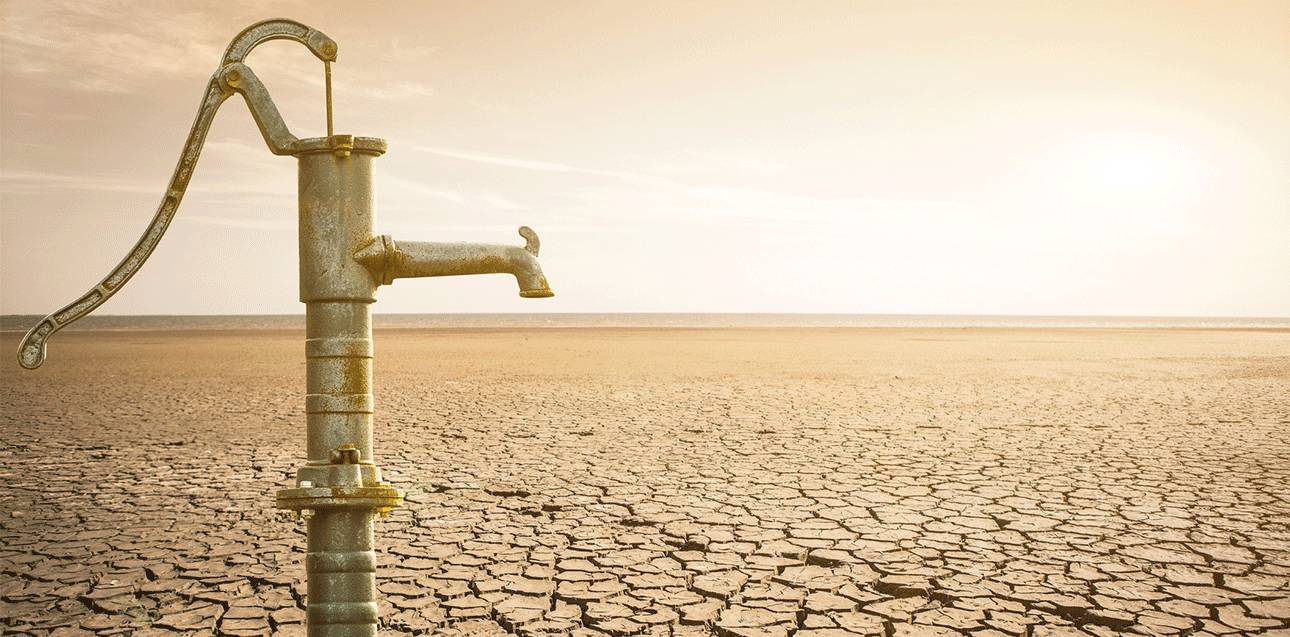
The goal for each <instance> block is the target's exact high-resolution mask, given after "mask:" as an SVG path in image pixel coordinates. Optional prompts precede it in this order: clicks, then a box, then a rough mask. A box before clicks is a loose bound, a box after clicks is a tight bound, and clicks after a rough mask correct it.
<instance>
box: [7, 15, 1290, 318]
mask: <svg viewBox="0 0 1290 637" xmlns="http://www.w3.org/2000/svg"><path fill="white" fill-rule="evenodd" d="M0 15H3V31H2V34H0V133H2V134H0V240H2V243H0V248H2V249H0V313H6V314H12V313H33V314H45V313H47V312H50V311H52V310H55V309H57V308H59V307H61V306H62V305H63V304H65V303H67V302H68V301H71V300H72V299H74V298H75V297H77V296H79V295H80V294H81V293H83V292H85V291H86V290H87V289H89V288H90V287H91V286H92V285H94V284H95V283H96V282H97V281H98V280H99V279H100V278H101V277H102V276H103V275H105V274H106V273H107V272H108V271H109V270H110V269H111V268H112V266H114V265H115V264H116V263H117V261H118V260H120V259H121V257H123V256H124V255H125V253H126V252H127V251H128V250H129V248H130V247H131V246H132V245H133V243H134V241H135V240H136V239H137V238H138V236H139V234H140V233H141V232H142V231H143V229H144V228H145V227H146V225H147V223H148V221H149V220H150V219H151V217H152V214H153V212H154V210H155V209H156V205H157V203H158V201H159V199H160V196H161V193H162V190H163V188H164V187H165V185H166V180H167V179H168V178H169V177H170V172H171V170H172V168H173V166H174V163H175V160H176V158H177V156H178V153H179V149H180V145H181V144H182V143H183V139H184V136H185V135H186V134H187V132H188V128H189V125H190V124H191V122H192V118H193V115H194V113H195V109H196V107H197V103H198V100H199V98H200V96H201V93H202V90H203V87H204V86H205V83H206V81H207V79H208V78H209V76H210V74H211V73H212V72H213V71H214V70H215V67H216V64H217V63H218V61H219V57H220V54H221V52H222V50H223V48H224V46H225V45H226V44H227V43H228V40H229V39H230V38H231V37H232V36H233V35H235V34H236V33H237V32H238V31H239V30H241V29H242V28H243V27H244V26H246V25H248V24H250V23H252V22H255V21H257V20H260V19H264V18H269V17H290V18H294V19H297V20H300V21H302V22H305V23H306V24H309V25H311V26H314V27H315V28H318V29H320V30H322V31H324V32H325V33H327V34H328V35H330V36H331V37H333V38H334V39H335V40H336V41H337V42H339V44H340V59H339V61H338V63H336V64H335V65H334V74H335V91H336V97H335V103H336V128H337V132H341V133H346V132H347V133H353V134H359V135H369V136H376V137H384V138H386V139H388V140H389V142H390V152H389V153H388V154H387V155H386V156H384V157H382V158H380V159H378V160H377V164H376V168H377V173H376V188H377V215H378V230H379V231H380V232H382V233H388V234H391V235H393V236H394V237H395V238H396V239H405V240H426V241H430V240H471V241H493V242H513V243H516V244H518V243H520V242H521V240H520V238H519V237H518V236H516V234H515V227H516V226H519V225H521V224H528V225H531V226H533V227H534V228H535V229H536V230H537V231H538V233H539V234H540V235H541V237H542V249H543V253H542V262H543V266H544V267H545V269H546V272H547V275H548V278H549V279H550V281H551V285H552V288H553V289H554V290H555V291H556V293H557V297H556V298H554V299H551V300H546V301H533V300H524V299H520V298H518V296H517V294H516V286H515V284H514V281H513V280H512V279H510V278H509V277H505V276H502V275H494V276H489V277H465V278H457V279H432V280H403V281H399V282H396V283H395V284H394V285H392V286H390V287H386V288H382V291H381V292H380V294H379V297H380V299H381V300H380V302H379V303H378V305H377V310H378V311H382V312H515V311H556V312H587V311H593V312H594V311H608V312H616V311H628V312H630V311H673V312H691V311H714V312H877V313H1008V314H1135V315H1144V314H1151V315H1157V314H1162V315H1261V316H1290V37H1287V34H1288V33H1290V2H1286V1H1285V0H1270V1H1267V2H1230V1H1214V2H1202V3H1193V2H1180V1H1173V0H1171V1H1167V2H1148V1H1144V0H1135V1H1134V2H1122V1H1117V2H1106V3H1095V2H1070V3H1059V2H1022V1H1018V2H904V1H901V2H897V1H894V0H893V1H890V2H855V1H852V2H838V3H824V2H788V1H784V2H777V3H753V2H731V3H724V2H720V3H719V2H707V1H701V2H676V3H671V2H668V3H660V2H579V3H552V2H498V3H486V2H459V3H447V2H434V3H431V2H406V3H395V2H383V3H362V2H353V1H352V0H346V1H342V2H322V1H318V0H309V1H308V2H244V3H230V2H210V3H204V4H199V3H178V2H134V1H131V2H88V1H78V2H51V1H49V0H0ZM248 63H249V64H250V66H252V67H253V68H254V69H255V71H256V73H257V74H258V75H259V76H260V77H261V78H262V79H263V80H264V81H265V83H266V85H267V86H268V88H269V90H270V92H271V93H272V95H273V97H274V99H275V100H276V101H277V103H278V105H279V107H280V108H281V109H282V111H283V115H284V117H285V118H286V120H287V123H288V125H290V126H291V128H292V130H293V131H294V132H295V133H296V134H297V135H298V136H300V137H307V136H315V135H320V134H323V131H324V116H323V88H322V64H321V63H319V62H318V61H317V60H316V59H314V58H313V57H312V56H311V55H310V54H309V53H308V52H307V51H306V50H305V49H304V48H303V47H301V46H299V45H296V44H294V43H288V42H273V43H269V44H267V45H265V46H262V47H260V48H259V49H257V51H256V52H255V53H254V54H253V55H252V56H251V57H250V58H249V60H248ZM295 170H296V168H295V161H294V160H293V159H292V158H289V157H275V156H272V155H271V154H269V152H268V150H267V149H266V148H265V146H264V143H263V141H262V140H261V138H260V136H259V133H258V131H257V130H256V128H255V125H254V123H253V122H252V120H251V118H250V116H249V114H248V113H247V111H246V107H245V106H244V104H243V103H242V101H241V100H240V98H234V99H232V100H229V101H228V102H227V103H225V105H224V107H223V108H222V109H221V112H220V114H219V116H218V117H217V118H216V121H215V125H214V127H213V128H212V130H211V133H210V136H209V138H208V141H207V144H206V150H205V152H204V154H203V156H202V161H201V163H200V165H199V166H198V169H197V172H196V176H195V177H194V179H193V181H192V185H191V186H190V188H189V190H188V195H187V197H186V198H185V200H184V203H183V206H182V207H181V209H180V211H179V215H178V217H177V219H176V221H175V222H174V224H173V225H172V226H171V228H170V230H169V232H168V233H167V235H166V237H165V239H164V240H163V241H162V242H161V244H160V247H159V248H158V249H157V251H156V252H155V253H154V254H153V256H152V258H151V259H150V260H149V261H148V263H147V264H146V265H145V266H144V268H143V270H142V271H141V272H140V273H139V274H138V275H137V276H136V277H135V278H134V279H133V280H132V281H131V282H130V284H129V285H128V286H126V288H125V289H124V291H122V292H121V293H120V294H118V295H117V296H116V297H115V298H113V300H111V301H110V302H108V304H106V305H105V306H104V307H102V308H100V309H99V312H101V313H110V314H167V313H179V314H205V313H293V312H299V311H302V307H301V306H300V304H299V303H298V301H297V278H296V277H297V269H296V229H295V214H296V213H295V207H296V177H295Z"/></svg>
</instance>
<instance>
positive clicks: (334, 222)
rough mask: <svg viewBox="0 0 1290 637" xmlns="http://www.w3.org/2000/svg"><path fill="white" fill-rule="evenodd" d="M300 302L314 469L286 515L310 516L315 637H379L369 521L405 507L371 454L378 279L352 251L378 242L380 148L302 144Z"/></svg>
mask: <svg viewBox="0 0 1290 637" xmlns="http://www.w3.org/2000/svg"><path fill="white" fill-rule="evenodd" d="M298 148H300V149H301V150H300V152H298V153H297V154H296V157H297V159H298V160H299V188H300V300H301V301H303V302H304V303H305V322H306V327H305V331H306V339H307V340H306V341H305V357H306V368H305V376H306V381H305V382H306V388H307V395H306V397H305V412H306V421H307V441H306V446H307V449H308V462H307V463H306V464H305V466H303V467H301V468H300V470H299V471H298V472H297V474H296V488H294V489H285V490H283V491H279V492H278V506H279V508H285V509H291V510H295V511H297V512H299V514H300V515H301V516H302V517H304V518H306V519H307V520H308V535H309V538H308V550H309V552H308V556H307V558H306V570H307V573H308V582H309V596H308V609H307V617H308V626H309V635H310V636H311V637H351V636H363V637H368V636H374V635H376V623H377V605H376V554H375V551H374V542H373V533H372V520H373V517H374V516H375V515H376V514H377V513H385V512H387V511H389V510H390V509H391V508H394V507H397V506H399V505H400V504H401V503H402V499H403V494H402V493H400V492H399V491H398V490H397V489H395V488H393V487H392V486H390V485H389V484H386V483H384V482H382V481H381V473H380V469H379V468H377V466H376V464H375V463H374V461H373V454H372V412H373V399H372V355H373V351H372V319H371V304H372V303H373V302H374V301H375V300H376V298H375V292H376V287H377V285H378V284H379V281H375V280H374V279H373V277H372V275H371V274H370V273H369V272H368V271H367V269H366V268H365V267H363V266H362V265H360V264H359V263H358V262H356V261H355V260H354V259H353V255H354V254H355V253H356V252H358V251H359V250H360V249H361V248H362V247H363V246H365V245H366V244H367V243H368V242H370V241H371V240H372V239H373V237H374V236H375V235H374V221H373V214H372V160H373V159H375V158H376V157H378V156H379V155H380V154H381V153H383V152H384V151H385V142H384V141H382V140H379V139H372V138H357V139H354V138H352V137H350V136H339V135H336V136H332V137H327V138H318V139H308V140H300V142H299V146H298Z"/></svg>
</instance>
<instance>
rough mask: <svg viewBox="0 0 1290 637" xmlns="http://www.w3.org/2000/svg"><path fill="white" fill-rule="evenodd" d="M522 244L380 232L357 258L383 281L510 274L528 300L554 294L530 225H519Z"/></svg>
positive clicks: (535, 234) (373, 274)
mask: <svg viewBox="0 0 1290 637" xmlns="http://www.w3.org/2000/svg"><path fill="white" fill-rule="evenodd" d="M519 232H520V236H521V237H524V239H525V241H526V244H525V245H524V246H523V247H520V246H509V245H499V244H488V243H455V242H454V243H447V242H428V241H395V240H394V239H393V238H392V237H390V236H389V235H381V236H380V237H378V238H377V239H374V240H372V241H371V242H369V243H368V244H367V245H366V246H365V247H364V248H363V249H362V250H360V251H359V252H358V253H356V254H355V259H356V260H357V261H359V262H360V263H362V264H363V265H364V266H366V267H367V269H368V270H369V271H370V272H371V273H372V276H373V277H375V278H376V279H377V280H379V281H380V282H381V283H382V284H388V283H391V282H393V281H394V279H404V278H416V277H435V276H462V275H469V274H510V275H512V276H514V277H515V281H516V282H517V283H518V284H519V286H520V296H522V297H524V298H545V297H550V296H555V293H554V292H552V291H551V287H550V286H549V285H548V284H547V281H546V276H544V275H543V274H542V266H541V265H540V264H538V260H537V256H538V247H539V245H540V244H539V240H538V236H537V233H536V232H534V231H533V229H532V228H530V227H528V226H521V227H520V230H519Z"/></svg>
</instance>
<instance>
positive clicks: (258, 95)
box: [18, 20, 553, 637]
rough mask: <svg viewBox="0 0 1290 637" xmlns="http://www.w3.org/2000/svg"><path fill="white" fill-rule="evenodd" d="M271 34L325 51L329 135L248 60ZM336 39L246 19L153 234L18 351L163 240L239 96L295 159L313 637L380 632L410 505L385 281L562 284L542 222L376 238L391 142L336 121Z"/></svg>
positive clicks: (294, 500) (39, 356) (109, 289)
mask: <svg viewBox="0 0 1290 637" xmlns="http://www.w3.org/2000/svg"><path fill="white" fill-rule="evenodd" d="M274 39H291V40H294V41H297V42H300V43H302V44H304V45H305V46H307V47H309V49H310V50H311V51H312V52H313V53H314V55H315V56H317V57H318V58H319V59H320V60H322V61H323V62H324V65H325V75H326V84H327V91H326V95H327V98H326V99H327V104H326V111H327V136H326V137H322V138H312V139H304V140H301V139H298V138H296V137H295V136H294V135H292V134H291V131H290V130H289V129H288V128H287V125H286V123H285V122H283V120H282V115H281V114H280V113H279V112H278V109H277V107H276V106H275V105H274V103H273V100H272V98H271V97H270V96H269V93H268V91H267V90H266V89H265V87H264V85H263V83H261V82H260V80H259V78H258V77H257V76H256V74H255V73H254V72H253V71H252V70H251V69H250V67H248V66H246V65H245V64H243V63H242V60H243V59H244V58H245V57H246V55H247V53H249V52H250V51H251V49H253V48H254V47H255V46H256V45H258V44H260V43H262V42H266V41H269V40H274ZM336 51H337V47H336V43H335V42H334V41H332V40H331V39H330V38H328V37H327V36H325V35H323V34H322V33H320V32H318V31H316V30H314V29H310V28H309V27H306V26H305V25H303V24H300V23H299V22H294V21H291V20H271V21H266V22H262V23H258V24H255V25H252V26H251V27H248V28H247V29H246V30H244V31H243V32H242V33H241V34H239V35H238V36H237V37H236V38H234V40H233V43H232V44H230V45H229V48H228V50H227V51H226V52H225V55H224V58H223V63H222V66H221V67H220V69H219V70H218V71H216V72H215V74H214V75H213V76H212V77H211V80H210V83H209V85H208V87H207V90H206V93H205V96H204V97H203V100H202V103H201V106H200V108H199V109H198V112H197V119H196V121H195V122H194V124H193V128H192V130H191V131H190V132H189V136H188V140H187V142H186V143H185V145H184V150H183V152H182V154H181V157H180V161H179V165H178V167H176V169H175V174H174V176H173V177H172V178H171V181H170V184H169V186H168V188H167V191H166V195H165V197H164V198H163V199H162V203H161V206H160V208H159V209H158V211H157V214H156V216H155V217H154V219H153V221H152V224H151V225H150V226H149V228H148V230H147V232H145V233H144V236H143V238H141V239H140V240H139V242H138V244H136V245H135V247H134V249H133V250H131V251H130V254H129V255H127V256H126V258H125V260H123V261H122V262H121V264H120V265H118V266H117V267H116V268H115V269H114V270H113V271H112V272H111V273H110V274H109V275H108V276H107V277H106V278H105V279H103V281H102V282H101V283H99V285H97V286H95V288H94V289H93V290H91V291H90V292H88V293H87V294H85V295H84V296H82V297H81V298H80V299H78V300H77V301H76V302H74V303H72V304H71V305H69V306H67V307H65V308H63V309H62V310H59V311H58V312H55V313H54V314H51V315H50V316H48V317H46V318H45V319H43V320H42V321H41V322H40V323H39V324H37V325H36V326H35V327H33V328H32V330H31V331H30V332H28V333H27V336H26V337H25V338H24V340H23V342H22V343H21V344H20V346H19V349H18V361H19V363H20V364H22V366H23V367H26V368H28V369H34V368H36V367H39V366H40V364H41V363H42V362H43V361H44V358H45V345H46V342H47V341H48V340H49V337H50V336H52V335H53V333H54V332H56V331H58V330H59V329H60V328H62V327H64V326H66V325H68V324H70V323H72V322H74V321H76V320H77V319H79V318H80V317H82V316H85V315H86V314H88V313H89V312H91V311H92V310H93V309H94V308H96V307H98V306H99V305H101V304H102V303H103V302H104V301H106V300H107V299H108V298H109V297H111V296H112V294H114V293H115V292H116V291H117V290H119V289H120V288H121V286H123V285H124V284H125V282H126V281H128V280H129V278H130V277H131V276H133V275H134V273H135V272H137V271H138V269H139V268H140V267H141V266H142V265H143V262H144V261H145V260H147V258H148V256H149V255H150V254H151V253H152V251H153V249H154V248H156V245H157V243H158V242H159V241H160V240H161V236H162V234H163V233H164V232H165V230H166V227H167V226H168V225H169V223H170V220H171V219H172V218H173V216H174V214H175V211H176V209H177V208H178V206H179V201H180V199H181V198H182V197H183V194H184V190H185V189H186V187H187V185H188V181H189V179H190V178H191V176H192V171H193V167H194V166H195V164H196V161H197V157H198V155H199V154H200V152H201V148H202V143H203V142H204V140H205V138H206V134H207V132H208V131H209V129H210V123H211V120H212V119H213V118H214V116H215V112H216V111H217V110H218V108H219V106H220V105H221V104H222V103H223V102H224V100H226V99H228V97H230V96H231V95H233V94H234V93H237V94H239V95H241V96H242V97H243V98H244V99H245V101H246V104H247V107H248V109H249V110H250V112H251V116H252V118H253V119H254V120H255V123H256V125H257V126H258V127H259V129H260V133H261V134H262V135H263V137H264V140H265V143H266V144H267V145H268V147H269V150H270V151H271V152H272V153H274V154H276V155H292V156H295V157H296V159H297V162H298V166H299V171H298V175H299V234H300V242H299V246H300V300H301V302H303V303H305V324H306V328H305V332H306V340H305V361H306V365H305V370H306V371H305V390H306V395H305V414H306V455H307V461H306V463H305V465H304V466H302V467H300V468H299V469H298V470H297V472H296V481H295V485H294V487H292V488H288V489H283V490H281V491H279V492H278V494H277V506H278V507H279V508H282V509H288V510H292V511H295V512H296V513H297V515H298V517H299V518H301V519H304V520H306V521H307V523H308V554H307V558H306V560H305V565H306V573H307V576H308V594H309V597H308V600H309V603H308V607H307V617H308V631H309V634H310V635H312V636H317V637H349V636H358V635H363V636H374V635H375V634H376V627H377V622H378V619H379V618H378V612H377V599H376V580H375V577H376V575H375V570H376V566H375V565H376V560H375V553H374V546H375V541H374V537H373V530H372V524H373V518H374V517H375V516H377V515H381V516H384V515H387V514H388V513H389V512H390V510H392V509H394V508H396V507H398V506H400V505H401V504H402V503H403V493H402V492H401V491H400V490H399V489H397V488H395V487H394V486H393V485H391V484H389V483H387V482H385V481H383V480H382V478H381V470H380V468H379V467H378V466H377V464H376V462H375V455H374V444H373V432H372V420H373V412H374V411H375V401H374V399H373V393H372V357H373V351H374V348H373V346H372V317H371V306H372V303H374V302H375V301H376V290H377V288H378V287H379V286H380V285H382V284H388V283H391V282H392V281H393V280H394V279H397V278H408V277H433V276H454V275H466V274H489V273H509V274H512V275H514V276H515V278H516V280H517V281H518V282H519V286H520V296H523V297H533V298H536V297H548V296H552V295H553V293H552V292H551V289H550V286H548V285H547V281H546V277H545V276H544V275H543V274H542V268H541V266H540V265H539V264H538V262H537V254H538V245H539V244H538V238H537V233H535V232H533V230H532V229H530V228H528V227H527V226H525V227H521V228H520V235H521V236H522V237H524V239H525V241H526V245H525V246H524V247H519V246H508V245H494V244H469V243H428V242H403V243H402V244H396V243H395V242H394V240H393V239H390V238H389V237H388V236H385V235H382V236H379V237H378V236H377V234H376V231H375V214H374V211H373V198H372V180H373V174H372V173H373V171H372V162H373V161H374V160H375V159H376V158H377V157H379V156H380V155H381V154H383V153H384V152H385V150H386V143H385V141H384V140H381V139H377V138H372V137H355V136H353V135H341V134H335V133H334V131H333V130H332V104H331V93H332V92H331V62H332V61H333V60H335V58H336Z"/></svg>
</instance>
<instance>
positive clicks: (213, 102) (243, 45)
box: [18, 19, 337, 369]
mask: <svg viewBox="0 0 1290 637" xmlns="http://www.w3.org/2000/svg"><path fill="white" fill-rule="evenodd" d="M269 40H294V41H296V42H299V43H301V44H303V45H305V46H306V47H307V48H308V49H309V51H310V52H312V53H313V54H314V56H315V57H317V58H318V59H319V60H322V61H323V63H324V64H327V65H328V76H329V78H330V63H331V62H333V61H335V60H336V53H337V47H336V41H335V40H332V39H331V38H329V37H327V36H326V35H325V34H323V33H322V32H321V31H318V30H316V29H312V28H310V27H308V26H305V25H303V24H301V23H299V22H296V21H295V20H286V19H274V20H265V21H264V22H258V23H256V24H253V25H251V26H249V27H247V28H246V29H244V30H243V31H242V32H241V33H239V34H238V35H237V37H234V38H233V40H232V42H230V43H229V45H228V49H226V50H225V51H224V57H223V58H221V61H220V68H219V70H217V71H216V72H215V74H214V75H213V76H211V79H210V82H209V83H208V84H207V86H206V92H205V93H204V94H203V95H202V101H201V104H200V105H199V106H198V108H197V117H196V118H195V119H194V121H193V126H192V128H191V129H190V130H189V131H188V138H187V140H186V141H185V142H184V148H183V151H182V152H181V153H180V155H179V162H178V164H177V165H176V166H175V172H174V173H173V174H172V175H171V176H170V183H169V185H167V187H166V191H165V194H164V195H163V196H162V198H161V204H160V205H159V206H158V207H157V212H156V214H155V215H154V216H153V218H152V222H151V223H149V224H148V228H147V230H145V231H144V233H143V236H142V237H140V238H139V241H138V242H136V243H135V244H134V247H133V248H131V249H130V252H129V254H127V255H126V256H125V258H124V259H122V260H121V262H120V263H118V264H117V266H116V267H115V268H112V271H111V272H110V273H108V275H107V276H106V277H104V278H103V280H102V281H99V283H98V285H95V286H94V288H93V289H91V290H90V291H89V292H86V293H85V294H83V295H82V296H81V297H80V298H78V299H77V300H75V301H73V302H72V303H70V304H68V305H67V306H66V307H64V308H62V309H60V310H58V311H57V312H54V313H53V314H50V315H49V316H46V317H45V318H43V319H41V320H40V322H39V323H37V324H36V325H35V327H32V328H31V330H30V331H28V332H27V335H26V336H25V337H23V339H22V342H21V343H20V344H19V345H18V364H20V365H22V366H23V367H25V368H27V369H36V368H37V367H40V365H41V363H43V362H45V353H46V343H48V341H49V338H50V337H51V336H53V335H54V333H55V332H57V331H58V330H61V329H63V328H64V327H67V326H68V325H70V324H71V323H74V322H76V321H77V320H78V319H80V318H81V317H83V316H85V315H87V314H89V313H90V312H92V311H93V310H94V308H97V307H98V306H100V305H102V304H103V303H104V302H105V301H107V300H108V299H109V298H111V297H112V295H113V294H116V293H117V291H119V290H120V289H121V287H122V286H124V285H125V283H126V281H129V280H130V277H133V276H134V275H135V273H136V272H138V271H139V268H140V267H141V266H142V265H143V262H144V261H146V260H147V259H148V257H149V256H150V255H151V254H152V251H153V250H154V249H155V248H156V247H157V243H158V242H159V241H160V240H161V237H162V235H164V234H165V232H166V228H168V227H169V226H170V222H171V220H172V219H174V215H175V211H176V210H177V209H178V208H179V202H180V200H181V199H183V196H184V191H185V190H187V188H188V182H189V180H190V179H191V178H192V175H193V169H194V168H195V167H196V165H197V158H198V156H200V155H201V151H202V144H203V143H204V142H205V141H206V133H207V132H208V131H209V130H210V125H211V121H213V120H214V119H215V112H216V111H218V110H219V107H220V105H221V104H223V103H224V100H226V99H228V98H229V97H230V96H231V95H233V93H239V94H241V95H242V97H243V98H244V99H245V100H246V104H247V107H248V108H249V109H250V111H251V116H252V117H253V118H254V119H255V123H256V125H257V126H259V128H260V133H261V134H262V135H263V136H264V141H265V143H267V144H268V146H269V150H270V151H272V152H273V153H274V154H275V155H289V154H291V153H292V152H294V150H295V146H296V143H297V139H296V137H295V135H292V134H291V131H289V130H287V126H286V124H285V123H284V122H283V121H282V115H281V114H279V113H278V109H277V107H276V106H274V104H273V100H272V99H270V98H269V93H268V91H267V90H265V88H264V84H262V83H261V82H260V79H259V78H258V77H256V75H255V73H253V72H252V71H251V69H250V68H249V67H247V66H246V64H244V63H243V61H244V60H245V59H246V56H247V55H248V54H250V52H251V51H252V50H253V49H254V48H255V47H257V46H259V45H260V44H263V43H265V42H268V41H269ZM327 92H328V97H330V93H331V91H330V87H328V91H327ZM329 102H330V100H329ZM327 110H328V112H329V117H328V119H330V111H331V104H330V103H328V105H327ZM329 132H330V131H329Z"/></svg>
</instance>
